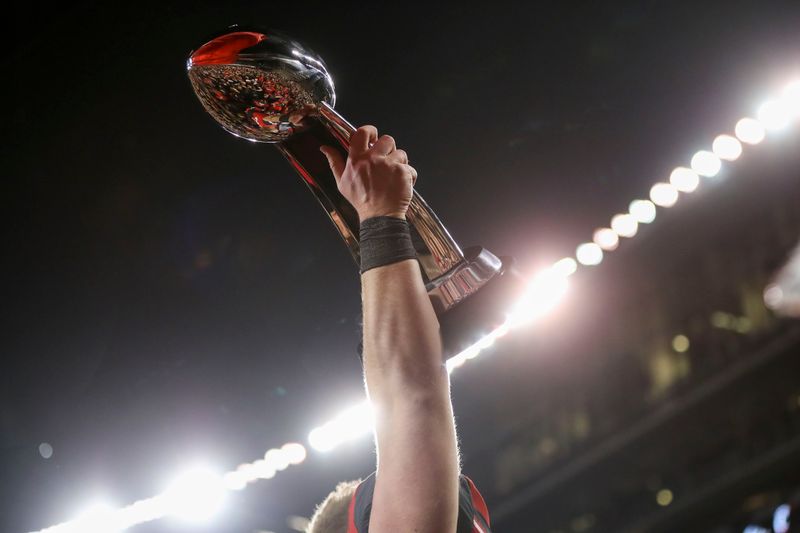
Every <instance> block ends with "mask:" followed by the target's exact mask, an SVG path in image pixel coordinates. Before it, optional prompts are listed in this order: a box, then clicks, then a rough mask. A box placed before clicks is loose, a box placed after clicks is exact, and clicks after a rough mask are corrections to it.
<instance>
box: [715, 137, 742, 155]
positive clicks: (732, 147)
mask: <svg viewBox="0 0 800 533" xmlns="http://www.w3.org/2000/svg"><path fill="white" fill-rule="evenodd" d="M711 149H712V150H713V151H714V153H715V154H716V156H717V157H719V158H720V159H724V160H725V161H736V160H737V159H739V156H740V155H742V143H740V142H739V141H738V140H737V139H736V137H731V136H730V135H718V136H717V138H716V139H714V142H713V143H712V145H711Z"/></svg>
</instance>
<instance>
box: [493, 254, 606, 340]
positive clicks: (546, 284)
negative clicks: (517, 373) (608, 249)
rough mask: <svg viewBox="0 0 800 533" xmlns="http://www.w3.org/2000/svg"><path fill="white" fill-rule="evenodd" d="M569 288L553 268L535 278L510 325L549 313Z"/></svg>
mask: <svg viewBox="0 0 800 533" xmlns="http://www.w3.org/2000/svg"><path fill="white" fill-rule="evenodd" d="M594 246H596V245H594ZM598 249H599V248H598ZM600 253H602V252H600ZM568 288H569V282H568V278H567V276H564V275H563V274H562V273H561V272H560V271H558V270H554V269H553V268H552V267H551V268H548V269H547V270H544V271H542V272H540V273H539V274H537V275H536V276H534V278H533V281H531V283H530V284H529V285H528V288H527V289H526V290H525V293H524V294H523V295H522V297H521V298H520V299H519V300H517V303H516V304H515V305H514V308H513V309H512V311H511V316H510V317H509V319H508V321H509V323H510V325H511V326H519V325H521V324H524V323H526V322H528V321H530V320H534V319H536V318H539V317H540V316H542V315H544V314H546V313H548V312H549V311H551V310H552V309H553V308H554V307H555V306H556V305H558V303H559V302H560V301H561V299H562V298H563V297H564V294H566V292H567V289H568ZM495 337H496V335H487V336H486V338H487V339H491V341H492V342H494V339H495ZM490 345H491V344H490ZM477 347H478V348H480V349H483V348H484V347H485V346H482V345H481V343H478V344H477Z"/></svg>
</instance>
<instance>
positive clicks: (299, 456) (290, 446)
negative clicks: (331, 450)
mask: <svg viewBox="0 0 800 533" xmlns="http://www.w3.org/2000/svg"><path fill="white" fill-rule="evenodd" d="M281 450H282V451H283V453H284V454H286V459H287V460H288V461H289V464H290V465H299V464H300V463H302V462H303V461H305V460H306V447H305V446H303V445H302V444H300V443H299V442H289V443H287V444H284V445H283V446H281Z"/></svg>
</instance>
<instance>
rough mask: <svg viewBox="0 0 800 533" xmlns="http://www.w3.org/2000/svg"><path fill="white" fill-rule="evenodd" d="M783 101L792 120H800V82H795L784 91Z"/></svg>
mask: <svg viewBox="0 0 800 533" xmlns="http://www.w3.org/2000/svg"><path fill="white" fill-rule="evenodd" d="M781 100H783V103H784V105H785V106H786V110H787V111H789V114H790V115H791V118H793V119H796V118H800V80H794V81H793V82H791V83H789V85H787V86H786V88H785V89H783V94H782V95H781Z"/></svg>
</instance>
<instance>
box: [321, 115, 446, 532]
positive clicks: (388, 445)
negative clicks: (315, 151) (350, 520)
mask: <svg viewBox="0 0 800 533" xmlns="http://www.w3.org/2000/svg"><path fill="white" fill-rule="evenodd" d="M323 152H324V153H325V155H326V156H327V157H328V160H329V162H330V164H331V169H332V170H333V173H334V175H335V176H336V178H337V182H338V184H339V190H340V191H341V192H342V194H343V195H344V196H345V198H347V200H348V201H349V202H350V203H351V204H353V207H355V209H356V211H357V212H358V214H359V218H360V219H361V221H362V223H363V222H364V221H367V220H370V219H372V222H375V221H381V219H376V218H374V217H391V219H383V220H382V221H383V222H386V223H388V225H389V226H392V227H394V226H397V225H398V223H397V222H396V220H402V221H404V220H405V214H406V210H407V208H408V205H409V202H410V200H411V192H412V187H413V184H414V181H415V180H416V171H415V170H414V169H413V168H412V167H411V166H409V165H408V157H407V155H406V153H405V152H404V151H403V150H398V149H396V147H395V142H394V139H392V138H391V137H389V136H387V135H384V136H382V137H380V138H378V132H377V130H376V129H375V128H374V127H372V126H364V127H361V128H359V129H358V131H357V132H356V133H355V134H354V135H353V138H352V139H351V147H350V155H349V157H348V159H347V161H344V160H343V159H342V158H341V156H339V154H338V152H335V151H333V150H330V149H327V148H323ZM392 219H396V220H392ZM370 225H371V223H368V224H367V225H366V226H370ZM362 226H363V224H362ZM401 229H402V224H401ZM392 231H397V229H393V230H392ZM362 240H363V234H362ZM387 246H388V247H389V248H391V246H392V244H391V243H387ZM363 268H364V267H363V263H362V270H363ZM361 288H362V301H363V311H364V375H365V380H366V386H367V393H368V395H369V398H370V401H371V402H372V404H373V406H374V408H375V411H376V415H377V416H376V441H377V449H378V470H377V475H376V481H375V492H374V496H373V502H372V513H371V517H370V526H369V530H370V532H371V533H395V532H398V531H413V532H429V533H448V532H455V531H456V521H457V516H458V474H459V465H458V450H457V444H456V434H455V425H454V422H453V410H452V405H451V402H450V383H449V379H448V375H447V371H446V369H445V366H444V362H443V360H442V350H441V341H440V338H439V323H438V321H437V319H436V315H435V314H434V312H433V307H432V306H431V303H430V300H429V299H428V295H427V293H426V291H425V286H424V284H423V283H422V277H421V274H420V270H419V265H418V263H417V261H416V259H405V260H401V261H398V262H392V263H390V264H385V265H382V266H377V267H374V268H370V269H369V270H367V271H366V272H363V274H362V275H361Z"/></svg>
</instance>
